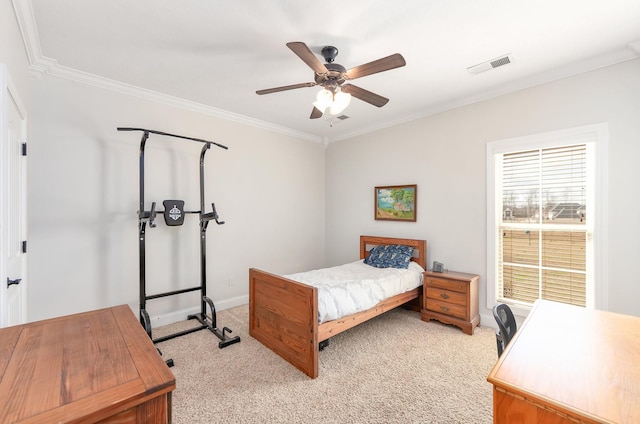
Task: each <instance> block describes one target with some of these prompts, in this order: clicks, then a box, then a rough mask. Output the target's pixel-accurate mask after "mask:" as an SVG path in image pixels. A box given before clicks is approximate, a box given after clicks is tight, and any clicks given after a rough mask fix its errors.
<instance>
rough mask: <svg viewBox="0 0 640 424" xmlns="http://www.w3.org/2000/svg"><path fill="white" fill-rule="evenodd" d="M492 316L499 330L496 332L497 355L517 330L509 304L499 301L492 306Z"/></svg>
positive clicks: (500, 353)
mask: <svg viewBox="0 0 640 424" xmlns="http://www.w3.org/2000/svg"><path fill="white" fill-rule="evenodd" d="M493 317H494V318H495V319H496V322H497V323H498V329H499V332H497V333H496V341H497V346H498V357H499V356H500V355H502V352H503V351H504V349H505V348H506V347H507V345H508V344H509V342H510V341H511V339H512V338H513V336H514V335H515V334H516V331H517V330H518V328H517V324H516V319H515V317H514V316H513V312H512V311H511V308H510V307H509V305H505V304H503V303H500V304H498V305H495V306H494V307H493Z"/></svg>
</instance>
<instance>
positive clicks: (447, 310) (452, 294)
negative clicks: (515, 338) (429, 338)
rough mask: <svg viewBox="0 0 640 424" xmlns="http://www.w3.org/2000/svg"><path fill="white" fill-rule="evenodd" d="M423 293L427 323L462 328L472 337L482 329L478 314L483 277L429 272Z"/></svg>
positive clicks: (424, 318) (426, 273)
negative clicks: (475, 329)
mask: <svg viewBox="0 0 640 424" xmlns="http://www.w3.org/2000/svg"><path fill="white" fill-rule="evenodd" d="M423 276H424V282H423V284H424V291H423V294H422V296H423V309H422V311H421V318H422V320H423V321H430V320H432V319H435V320H438V321H440V322H442V323H445V324H453V325H455V326H457V327H460V328H461V329H462V331H464V332H465V333H466V334H469V335H472V334H473V329H474V328H476V327H477V326H478V325H480V314H479V312H478V280H479V279H480V277H479V276H477V275H474V274H467V273H464V272H455V271H446V272H432V271H425V272H424V274H423Z"/></svg>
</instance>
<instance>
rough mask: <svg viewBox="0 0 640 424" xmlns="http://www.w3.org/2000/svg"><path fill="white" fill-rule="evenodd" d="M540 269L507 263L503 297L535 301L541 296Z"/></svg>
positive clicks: (529, 301)
mask: <svg viewBox="0 0 640 424" xmlns="http://www.w3.org/2000/svg"><path fill="white" fill-rule="evenodd" d="M538 274H539V273H538V269H536V268H523V267H518V266H509V265H505V266H504V267H503V278H504V280H503V287H502V298H503V299H511V300H518V301H521V302H527V303H533V302H535V301H536V300H537V299H538V298H539V296H540V282H539V276H538Z"/></svg>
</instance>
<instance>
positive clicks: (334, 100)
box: [313, 87, 351, 115]
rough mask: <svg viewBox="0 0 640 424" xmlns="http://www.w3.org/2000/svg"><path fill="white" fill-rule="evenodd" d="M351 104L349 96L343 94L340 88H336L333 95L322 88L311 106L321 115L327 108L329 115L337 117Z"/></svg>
mask: <svg viewBox="0 0 640 424" xmlns="http://www.w3.org/2000/svg"><path fill="white" fill-rule="evenodd" d="M349 103H351V94H349V93H343V92H342V91H340V88H339V87H338V88H336V90H335V93H332V92H331V91H329V90H327V89H326V88H323V89H322V90H320V91H319V92H318V95H317V96H316V101H315V102H313V106H314V107H315V108H316V109H318V110H319V111H320V112H322V113H323V114H324V113H325V110H326V109H327V108H328V109H329V113H330V114H331V115H338V114H340V113H342V111H343V110H345V109H346V108H347V106H349Z"/></svg>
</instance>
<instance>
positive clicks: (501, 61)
mask: <svg viewBox="0 0 640 424" xmlns="http://www.w3.org/2000/svg"><path fill="white" fill-rule="evenodd" d="M511 62H513V58H512V57H511V54H510V53H509V54H506V55H504V56H500V57H497V58H495V59H491V60H488V61H486V62H482V63H479V64H477V65H474V66H471V67H469V68H467V70H468V71H469V73H471V74H473V75H478V74H479V73H481V72H485V71H489V70H491V69H495V68H498V67H500V66H504V65H508V64H510V63H511Z"/></svg>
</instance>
